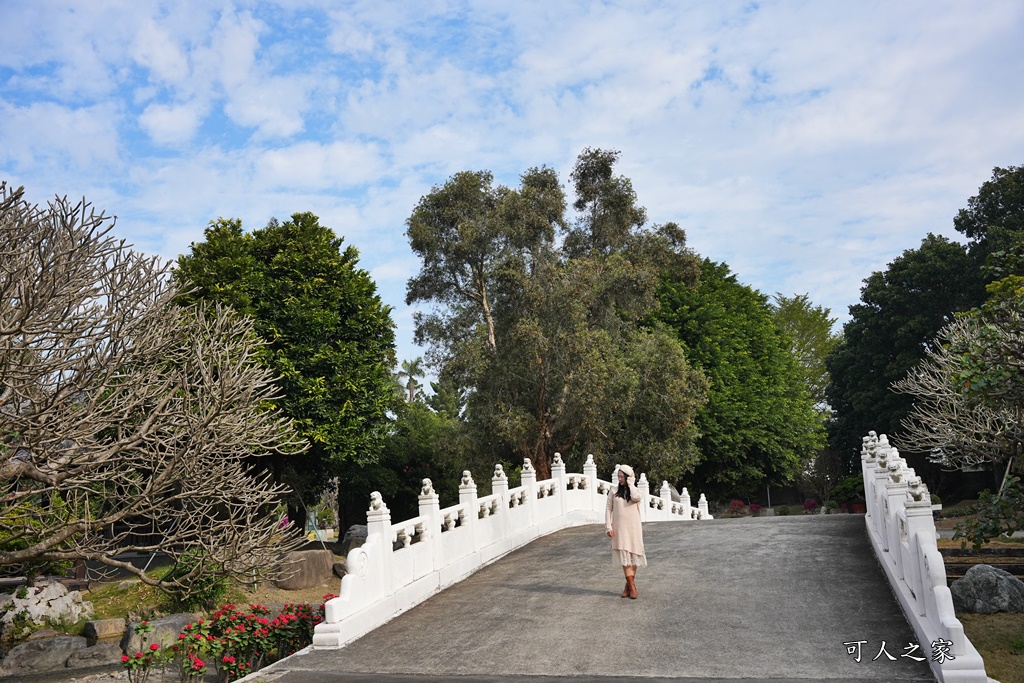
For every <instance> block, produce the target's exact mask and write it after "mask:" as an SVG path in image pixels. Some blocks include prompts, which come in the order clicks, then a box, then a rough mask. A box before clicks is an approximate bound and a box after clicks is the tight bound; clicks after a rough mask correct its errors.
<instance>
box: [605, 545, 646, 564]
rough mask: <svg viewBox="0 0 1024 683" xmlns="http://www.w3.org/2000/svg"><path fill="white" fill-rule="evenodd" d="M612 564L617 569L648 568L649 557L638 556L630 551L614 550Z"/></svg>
mask: <svg viewBox="0 0 1024 683" xmlns="http://www.w3.org/2000/svg"><path fill="white" fill-rule="evenodd" d="M612 562H613V563H614V564H615V566H616V567H646V566H647V556H646V555H636V554H634V553H631V552H629V551H628V550H615V549H614V548H613V549H612Z"/></svg>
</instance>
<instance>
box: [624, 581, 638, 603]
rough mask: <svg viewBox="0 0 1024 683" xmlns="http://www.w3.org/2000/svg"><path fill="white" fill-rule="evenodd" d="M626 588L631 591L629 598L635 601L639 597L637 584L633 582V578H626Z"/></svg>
mask: <svg viewBox="0 0 1024 683" xmlns="http://www.w3.org/2000/svg"><path fill="white" fill-rule="evenodd" d="M626 588H628V589H629V597H630V598H632V599H633V600H636V596H637V592H636V583H634V582H633V577H632V576H627V577H626Z"/></svg>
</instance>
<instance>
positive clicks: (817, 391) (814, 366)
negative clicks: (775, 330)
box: [771, 293, 840, 409]
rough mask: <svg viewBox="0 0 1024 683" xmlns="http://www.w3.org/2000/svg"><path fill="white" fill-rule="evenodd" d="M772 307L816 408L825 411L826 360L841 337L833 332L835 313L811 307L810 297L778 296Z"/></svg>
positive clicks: (820, 307) (822, 308)
mask: <svg viewBox="0 0 1024 683" xmlns="http://www.w3.org/2000/svg"><path fill="white" fill-rule="evenodd" d="M771 308H772V313H773V314H774V315H775V324H776V325H777V326H778V327H779V329H781V330H782V332H783V333H784V334H785V335H786V338H787V340H788V342H789V348H790V351H792V353H793V355H794V356H795V357H796V360H797V364H798V365H799V367H800V370H801V374H802V375H803V381H804V386H805V387H806V388H807V393H808V395H809V396H810V397H811V400H813V401H814V403H815V405H817V406H819V407H820V408H822V409H824V408H826V406H827V400H826V397H825V388H826V387H827V386H828V368H827V367H826V366H825V358H826V357H827V356H828V354H829V353H831V352H832V349H833V348H835V345H836V343H837V342H838V341H839V339H840V335H838V334H836V333H835V332H833V331H832V328H833V326H834V325H835V323H836V320H837V319H836V318H832V317H830V316H831V313H832V312H831V311H830V310H829V309H828V308H825V307H823V306H815V305H814V304H812V303H811V301H810V298H809V295H807V294H797V295H796V296H792V297H787V296H783V295H782V294H778V293H777V294H776V295H775V297H774V299H773V301H772V305H771Z"/></svg>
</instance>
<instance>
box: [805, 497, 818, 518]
mask: <svg viewBox="0 0 1024 683" xmlns="http://www.w3.org/2000/svg"><path fill="white" fill-rule="evenodd" d="M817 509H818V501H816V500H809V501H807V502H806V503H804V514H805V515H812V514H814V513H815V511H817Z"/></svg>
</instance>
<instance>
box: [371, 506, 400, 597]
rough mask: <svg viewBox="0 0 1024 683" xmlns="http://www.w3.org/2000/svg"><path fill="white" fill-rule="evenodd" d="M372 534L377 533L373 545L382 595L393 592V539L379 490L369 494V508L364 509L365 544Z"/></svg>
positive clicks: (389, 521) (388, 514)
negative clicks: (379, 571) (378, 567)
mask: <svg viewBox="0 0 1024 683" xmlns="http://www.w3.org/2000/svg"><path fill="white" fill-rule="evenodd" d="M374 534H376V535H377V543H376V544H375V545H374V546H373V547H374V549H375V551H376V552H377V553H378V557H377V558H376V559H377V561H378V562H379V563H380V564H379V565H378V566H380V567H381V573H380V581H381V582H382V585H381V588H382V589H383V593H384V595H391V593H392V592H393V591H392V587H391V576H392V571H391V554H392V552H393V551H392V545H391V544H392V543H393V542H394V539H392V538H391V510H389V509H388V506H387V505H385V504H384V499H383V498H382V497H381V495H380V492H379V491H374V492H373V493H371V494H370V509H369V510H367V511H366V540H367V545H369V540H370V538H371V537H373V535H374ZM371 562H372V558H371Z"/></svg>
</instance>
